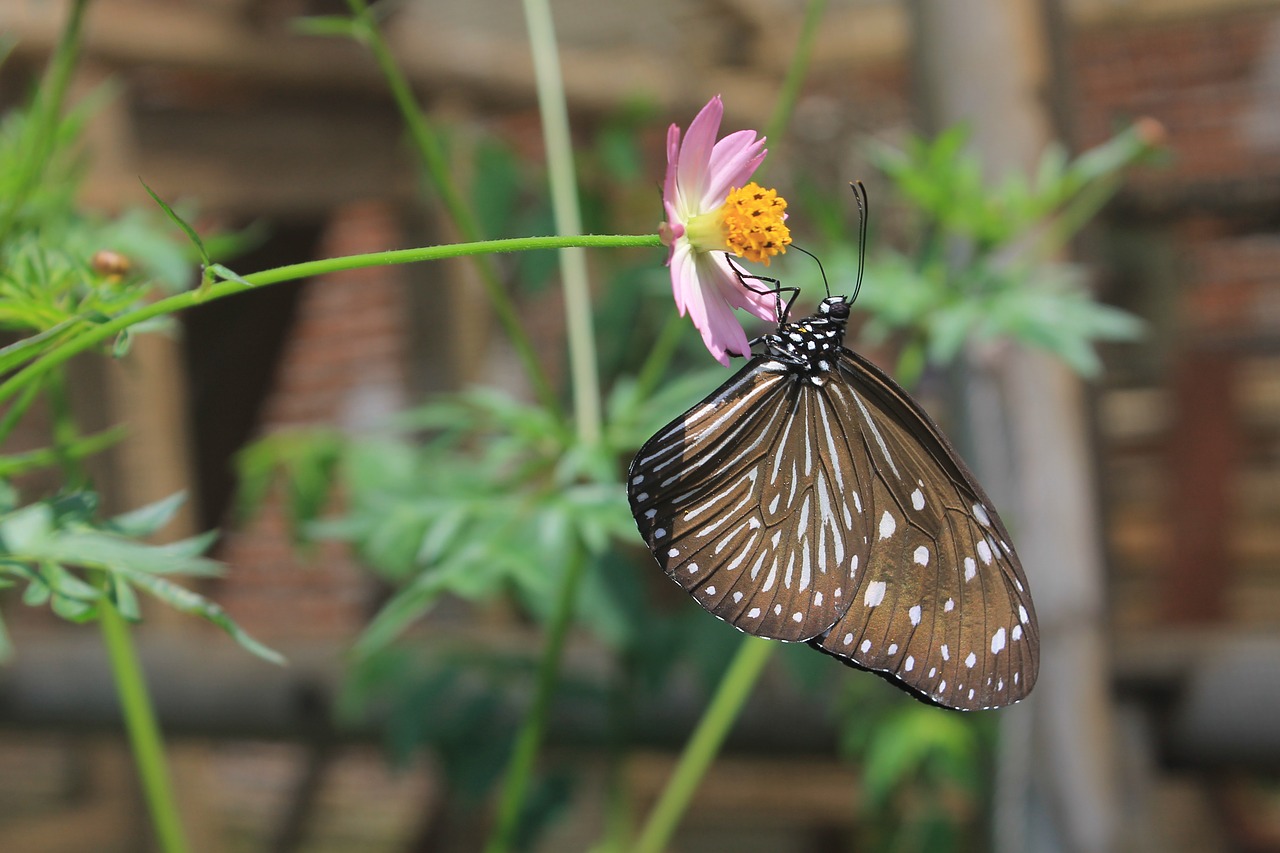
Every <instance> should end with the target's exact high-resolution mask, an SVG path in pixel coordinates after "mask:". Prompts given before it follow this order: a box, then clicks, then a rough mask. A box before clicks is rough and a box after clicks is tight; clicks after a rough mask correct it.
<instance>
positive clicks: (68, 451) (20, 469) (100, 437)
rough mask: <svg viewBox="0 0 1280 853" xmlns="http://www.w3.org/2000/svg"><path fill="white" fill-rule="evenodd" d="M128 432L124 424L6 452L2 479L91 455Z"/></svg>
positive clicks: (2, 459) (0, 473) (0, 467)
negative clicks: (66, 441)
mask: <svg viewBox="0 0 1280 853" xmlns="http://www.w3.org/2000/svg"><path fill="white" fill-rule="evenodd" d="M30 387H32V388H34V387H36V386H34V385H33V386H30ZM127 434H128V430H126V429H125V428H124V427H123V426H114V427H111V428H110V429H105V430H103V431H102V432H98V433H94V434H93V435H86V436H83V437H81V438H78V439H76V440H75V441H74V442H72V443H71V444H66V445H60V446H57V447H45V448H41V449H40V450H28V451H27V452H25V453H6V454H5V455H4V456H0V479H9V478H12V477H17V476H19V475H21V474H25V473H27V472H28V471H36V470H39V469H40V468H48V467H50V466H53V465H57V464H58V463H59V462H65V460H67V459H71V460H75V461H79V460H81V459H88V458H89V457H90V456H94V455H96V454H98V453H101V452H102V451H103V450H106V449H107V448H108V447H110V446H111V445H113V444H115V443H117V442H119V441H120V440H121V439H123V438H124V437H125V436H126V435H127Z"/></svg>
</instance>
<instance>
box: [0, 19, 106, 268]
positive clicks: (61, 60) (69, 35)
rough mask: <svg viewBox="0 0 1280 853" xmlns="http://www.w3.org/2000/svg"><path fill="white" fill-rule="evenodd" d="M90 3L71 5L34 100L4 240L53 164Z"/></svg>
mask: <svg viewBox="0 0 1280 853" xmlns="http://www.w3.org/2000/svg"><path fill="white" fill-rule="evenodd" d="M87 6H88V0H75V2H73V3H72V4H71V11H70V13H69V14H68V15H67V22H66V24H65V25H63V28H62V35H61V37H60V38H59V39H58V46H57V48H55V49H54V52H53V57H52V58H51V59H50V60H49V70H48V72H47V73H46V75H45V78H44V80H43V81H42V82H41V85H40V88H39V94H38V95H37V96H36V99H35V101H34V102H33V106H34V109H33V110H32V115H31V119H32V122H33V125H34V129H33V134H32V136H31V138H30V140H29V143H28V147H27V148H26V151H25V156H24V157H23V162H22V164H21V166H20V167H19V170H18V183H17V186H16V187H14V188H13V190H12V191H11V192H10V194H9V197H8V198H7V199H6V200H5V202H6V203H5V206H4V208H3V209H0V243H3V242H4V239H5V238H6V237H7V236H8V235H9V231H10V230H12V228H13V223H14V221H15V220H16V219H17V218H18V214H19V212H20V211H21V210H22V206H23V205H24V204H26V202H27V198H28V197H29V196H30V195H31V192H32V191H33V190H34V189H35V188H36V187H37V186H39V184H40V178H41V177H42V176H43V175H44V171H45V168H46V166H47V165H48V163H49V155H50V153H51V152H52V151H53V146H54V140H55V139H56V138H57V133H58V122H59V121H60V120H61V119H62V104H63V102H64V101H65V100H66V97H67V89H68V87H69V86H70V85H71V75H72V73H73V72H74V71H75V67H76V60H77V59H78V58H79V56H80V41H81V36H82V34H83V32H84V12H85V7H87Z"/></svg>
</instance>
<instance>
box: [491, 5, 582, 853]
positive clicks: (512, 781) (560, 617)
mask: <svg viewBox="0 0 1280 853" xmlns="http://www.w3.org/2000/svg"><path fill="white" fill-rule="evenodd" d="M524 10H525V19H526V22H527V26H528V29H529V44H530V48H531V50H532V52H533V65H534V75H535V78H536V81H537V90H538V108H539V110H540V112H541V114H542V133H543V138H544V141H545V145H546V149H547V171H548V176H549V179H550V182H551V205H552V209H553V211H554V214H555V221H556V231H557V232H558V233H559V234H561V235H562V236H572V235H574V234H577V233H579V232H581V231H582V215H581V213H580V211H579V209H578V187H577V181H576V180H575V179H574V173H573V146H572V143H571V141H570V137H569V112H568V107H567V106H566V104H565V99H564V81H563V80H562V79H561V76H560V65H559V58H558V56H557V49H556V37H555V25H554V22H553V21H552V17H551V9H550V7H549V6H548V5H547V3H546V0H525V3H524ZM560 273H561V279H562V281H563V282H564V302H565V314H566V317H567V324H568V329H569V363H570V380H571V383H572V387H573V401H574V423H575V426H576V428H577V432H578V437H579V438H580V439H581V440H582V441H583V442H584V443H586V444H592V445H593V444H596V443H598V442H599V441H600V435H601V432H602V426H603V425H602V415H601V405H600V387H599V385H600V379H599V376H598V375H597V373H596V362H597V355H596V344H595V335H594V331H593V329H592V325H591V300H590V293H589V291H588V287H587V266H586V256H585V254H583V252H582V250H581V249H569V248H566V249H562V250H561V252H560ZM571 560H572V562H571V563H570V564H569V566H568V567H567V569H566V571H565V573H564V577H562V578H561V579H560V597H559V601H558V603H557V607H556V614H555V617H554V622H553V624H552V626H551V634H550V636H549V637H548V638H547V644H546V647H545V648H544V649H543V650H542V659H541V661H540V662H539V664H538V685H537V689H536V692H535V693H534V698H533V705H532V707H531V708H530V710H529V714H528V715H527V716H526V717H525V719H524V721H523V723H522V724H521V727H520V733H519V735H518V737H517V739H516V747H515V751H514V753H513V754H512V757H511V763H510V764H509V765H508V766H507V771H506V775H505V776H504V778H503V782H502V793H501V797H500V799H499V802H498V817H497V824H496V825H495V827H494V832H493V835H492V836H491V837H490V839H489V843H488V845H487V846H486V848H485V850H486V853H505V852H506V851H508V850H510V849H511V846H512V844H513V843H514V842H515V840H516V832H517V830H518V828H519V824H520V813H521V810H522V808H523V807H524V803H525V798H526V794H527V792H528V790H529V780H530V777H531V776H532V774H533V766H534V762H535V760H536V758H537V755H538V751H539V749H540V748H541V745H542V740H543V737H544V736H545V734H546V727H547V714H548V710H549V709H550V707H551V700H552V697H553V696H554V695H555V689H556V682H557V680H558V675H559V672H560V658H561V655H562V653H563V650H564V641H565V636H566V635H567V634H568V631H569V626H570V625H571V624H572V623H573V613H574V605H575V602H576V601H577V598H578V586H579V585H580V583H581V581H582V574H583V567H584V566H585V564H586V562H587V555H586V553H585V552H583V551H579V553H577V554H574V555H573V556H572V558H571Z"/></svg>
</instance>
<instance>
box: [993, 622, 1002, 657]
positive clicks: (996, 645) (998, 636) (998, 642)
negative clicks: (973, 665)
mask: <svg viewBox="0 0 1280 853" xmlns="http://www.w3.org/2000/svg"><path fill="white" fill-rule="evenodd" d="M1003 648H1004V628H998V629H997V630H996V632H995V634H993V635H992V637H991V654H993V655H998V654H1000V650H1001V649H1003Z"/></svg>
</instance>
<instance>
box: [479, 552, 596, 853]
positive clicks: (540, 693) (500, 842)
mask: <svg viewBox="0 0 1280 853" xmlns="http://www.w3.org/2000/svg"><path fill="white" fill-rule="evenodd" d="M586 564H587V555H586V553H584V552H583V550H582V548H581V546H579V548H578V549H577V551H576V553H574V554H572V555H570V557H569V564H568V565H567V566H566V567H565V572H564V577H563V578H561V581H560V598H559V600H558V601H557V602H556V612H555V617H554V619H553V621H552V623H551V629H550V633H549V634H548V636H547V645H546V647H545V648H543V650H542V659H541V660H540V661H539V662H538V683H537V686H536V688H535V692H534V697H533V705H532V706H531V707H530V708H529V713H528V714H527V715H526V716H525V718H524V722H523V723H522V724H521V726H520V731H519V733H518V734H517V735H516V743H515V748H514V750H513V751H512V754H511V763H510V764H508V765H507V772H506V776H505V777H504V778H503V783H502V799H501V800H500V801H499V803H498V817H497V824H496V826H495V827H494V831H493V835H492V837H491V838H490V839H489V843H488V844H487V845H485V848H484V849H485V853H505V851H507V850H510V849H511V847H512V844H514V842H515V839H516V831H517V830H518V829H519V827H520V814H521V809H522V808H523V806H524V800H525V794H526V793H527V792H528V790H529V779H530V777H531V776H532V775H533V764H534V760H535V759H536V758H537V757H538V750H539V748H540V747H541V746H542V737H543V734H544V732H545V731H546V728H547V714H548V712H549V711H550V709H551V697H552V696H554V695H555V686H556V681H557V679H558V678H559V676H560V655H561V653H562V652H563V651H564V641H565V638H566V637H567V636H568V635H569V626H570V625H572V624H573V611H574V605H575V603H576V599H577V597H578V583H579V581H580V580H581V578H582V572H583V569H584V568H585V567H586Z"/></svg>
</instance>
